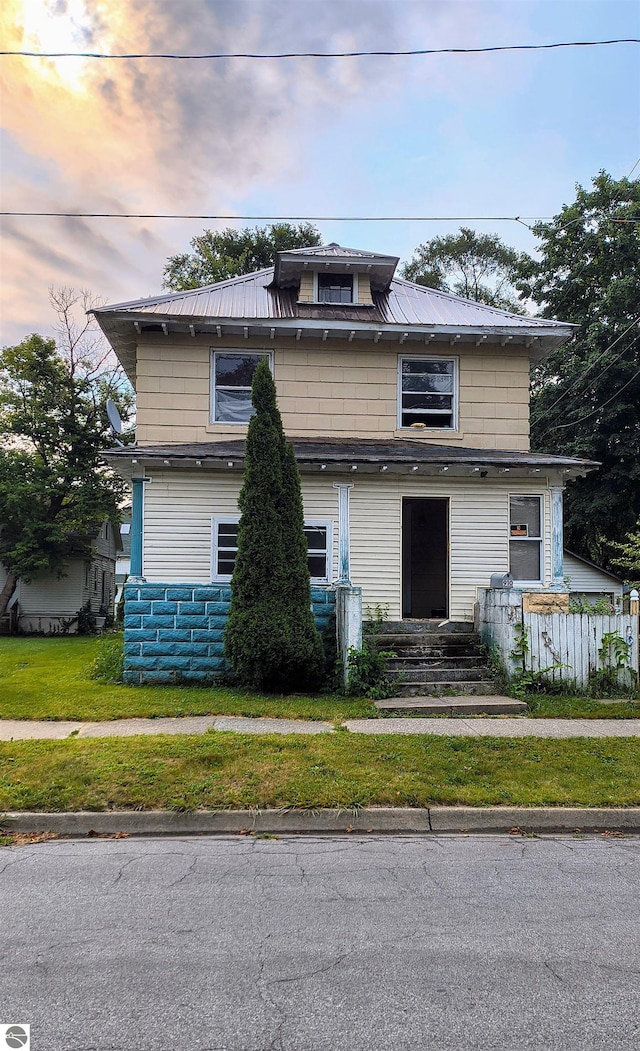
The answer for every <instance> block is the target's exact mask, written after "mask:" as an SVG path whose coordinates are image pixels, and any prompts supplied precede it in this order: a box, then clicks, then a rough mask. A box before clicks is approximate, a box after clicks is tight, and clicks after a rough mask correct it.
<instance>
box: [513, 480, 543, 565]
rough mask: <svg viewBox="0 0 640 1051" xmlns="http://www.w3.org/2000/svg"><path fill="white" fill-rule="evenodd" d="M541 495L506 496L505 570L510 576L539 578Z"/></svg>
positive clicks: (540, 561) (540, 563)
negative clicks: (507, 555) (507, 535)
mask: <svg viewBox="0 0 640 1051" xmlns="http://www.w3.org/2000/svg"><path fill="white" fill-rule="evenodd" d="M542 521H543V517H542V497H541V496H510V497H509V571H510V573H511V576H512V577H513V579H514V580H526V581H528V582H530V583H532V584H537V583H539V582H540V581H541V580H542Z"/></svg>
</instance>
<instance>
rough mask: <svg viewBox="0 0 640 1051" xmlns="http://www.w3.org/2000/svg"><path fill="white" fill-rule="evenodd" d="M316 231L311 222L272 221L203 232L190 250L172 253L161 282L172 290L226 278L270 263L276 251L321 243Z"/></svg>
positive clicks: (261, 267) (213, 282)
mask: <svg viewBox="0 0 640 1051" xmlns="http://www.w3.org/2000/svg"><path fill="white" fill-rule="evenodd" d="M321 243H322V241H321V238H320V233H319V231H318V230H317V229H316V227H315V226H314V225H313V224H312V223H300V225H299V226H294V225H292V224H291V223H275V224H273V225H271V226H256V227H255V228H254V227H245V228H244V229H243V230H234V229H232V228H231V227H228V228H227V229H226V230H221V231H219V232H212V231H211V230H205V231H204V233H202V234H199V235H198V236H197V237H194V238H193V239H192V241H191V247H192V249H193V252H192V253H189V252H184V253H182V254H181V255H173V256H171V257H170V258H169V260H168V261H167V264H166V266H165V268H164V280H163V284H164V287H165V288H170V289H172V290H173V291H174V292H179V291H181V290H182V289H186V288H200V287H202V285H211V284H215V282H216V281H227V280H228V279H229V278H230V277H238V276H239V275H240V274H250V273H252V272H253V271H254V270H263V269H266V268H267V267H269V266H273V262H274V259H275V256H276V252H284V251H287V250H289V249H292V248H309V247H312V246H314V245H319V244H321Z"/></svg>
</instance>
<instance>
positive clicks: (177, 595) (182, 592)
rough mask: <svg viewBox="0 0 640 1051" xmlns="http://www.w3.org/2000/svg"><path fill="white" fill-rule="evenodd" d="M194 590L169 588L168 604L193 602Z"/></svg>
mask: <svg viewBox="0 0 640 1051" xmlns="http://www.w3.org/2000/svg"><path fill="white" fill-rule="evenodd" d="M192 598H193V588H167V594H166V599H167V602H191V600H192Z"/></svg>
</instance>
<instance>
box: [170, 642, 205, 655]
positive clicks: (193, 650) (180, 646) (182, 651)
mask: <svg viewBox="0 0 640 1051" xmlns="http://www.w3.org/2000/svg"><path fill="white" fill-rule="evenodd" d="M208 649H209V647H208V646H207V644H206V642H177V643H176V649H175V652H176V655H177V656H179V657H206V655H207V652H208Z"/></svg>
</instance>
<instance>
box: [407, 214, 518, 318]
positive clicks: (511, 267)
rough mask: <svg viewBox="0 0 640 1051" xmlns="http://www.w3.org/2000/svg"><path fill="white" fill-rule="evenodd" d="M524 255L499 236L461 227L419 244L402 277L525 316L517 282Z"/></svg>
mask: <svg viewBox="0 0 640 1051" xmlns="http://www.w3.org/2000/svg"><path fill="white" fill-rule="evenodd" d="M522 262H523V256H522V254H521V253H519V252H516V251H515V249H513V248H510V247H509V246H508V245H506V244H504V242H503V241H501V240H500V238H499V237H498V236H497V235H496V234H478V233H476V231H475V230H471V229H469V227H466V226H461V227H460V232H459V233H457V234H447V235H446V236H445V237H433V238H431V240H430V241H426V242H425V243H424V244H422V245H418V247H417V248H416V250H415V252H414V258H413V259H412V260H411V262H409V263H405V265H404V266H403V268H402V276H403V277H406V278H407V280H408V281H415V282H416V283H417V284H419V285H428V286H429V288H436V289H440V290H441V291H443V292H452V293H454V294H455V295H457V296H464V297H465V299H475V300H476V302H478V303H486V304H487V306H490V307H498V308H499V309H500V310H510V311H513V312H515V313H517V314H522V313H524V306H523V303H522V301H521V300H520V299H519V297H518V293H517V291H516V289H515V287H514V284H513V281H514V277H515V275H516V274H517V273H518V268H519V267H520V266H521V265H522Z"/></svg>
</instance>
